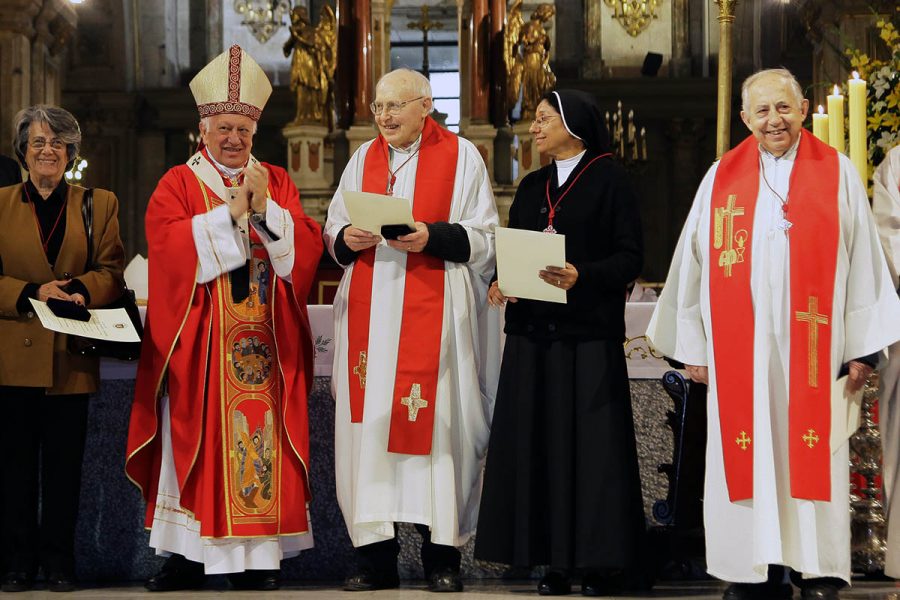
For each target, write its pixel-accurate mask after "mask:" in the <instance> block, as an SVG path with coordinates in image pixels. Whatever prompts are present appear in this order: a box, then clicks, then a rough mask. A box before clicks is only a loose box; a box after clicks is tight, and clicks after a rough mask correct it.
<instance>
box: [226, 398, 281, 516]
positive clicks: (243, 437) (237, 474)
mask: <svg viewBox="0 0 900 600" xmlns="http://www.w3.org/2000/svg"><path fill="white" fill-rule="evenodd" d="M231 425H232V434H231V435H232V437H233V438H234V440H235V441H234V450H233V451H232V452H231V457H232V460H231V463H232V466H231V468H232V473H233V478H232V481H233V482H234V484H233V492H234V496H235V497H236V499H237V500H238V502H239V504H238V506H237V508H239V509H240V510H241V511H242V512H250V513H258V512H260V511H265V510H266V509H267V508H268V505H269V504H270V502H271V500H272V498H273V487H272V482H273V472H272V465H273V458H274V456H275V454H276V452H277V451H276V449H275V445H274V437H273V431H274V417H273V415H272V410H271V408H270V406H269V405H268V404H267V403H266V402H264V401H262V400H259V399H250V400H245V401H243V402H241V403H240V404H239V406H238V408H236V409H235V410H234V411H233V413H232V423H231Z"/></svg>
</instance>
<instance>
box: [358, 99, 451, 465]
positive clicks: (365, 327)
mask: <svg viewBox="0 0 900 600" xmlns="http://www.w3.org/2000/svg"><path fill="white" fill-rule="evenodd" d="M458 153H459V139H458V138H457V137H456V136H455V135H454V134H452V133H450V132H448V131H446V130H444V129H442V128H441V127H440V126H438V125H437V123H435V122H434V120H433V119H431V117H427V118H426V119H425V127H424V129H423V130H422V142H421V145H420V149H419V162H418V166H417V167H416V187H415V195H414V198H413V207H412V212H413V218H414V219H415V220H416V221H421V222H424V223H433V222H435V221H447V220H448V219H449V216H450V205H451V203H452V200H453V184H454V180H455V177H456V163H457V157H458ZM389 176H390V173H389V171H388V145H387V142H386V141H385V139H384V137H383V136H380V135H379V136H378V138H377V139H376V140H375V141H374V142H373V143H372V144H371V146H369V150H368V152H367V153H366V159H365V163H364V167H363V181H362V191H364V192H373V193H377V194H384V193H385V190H386V189H387V186H388V177H389ZM374 266H375V248H369V249H368V250H365V251H363V252H362V253H360V255H359V256H358V257H357V259H356V262H355V263H354V265H353V272H352V275H351V277H352V278H351V280H350V292H349V298H348V347H349V359H350V360H349V362H348V365H349V368H350V373H349V378H350V420H351V421H352V422H354V423H360V422H362V420H363V413H364V401H365V394H366V389H365V384H366V376H365V369H366V361H367V358H368V352H369V321H370V317H371V312H372V309H373V308H374V309H375V310H376V311H377V310H378V308H377V306H376V307H373V306H372V277H373V274H374ZM443 318H444V261H443V260H442V259H440V258H437V257H434V256H430V255H428V254H425V253H423V252H410V253H408V254H407V255H406V278H405V282H404V288H403V319H402V321H401V324H400V345H399V349H398V352H397V372H396V379H395V383H394V392H393V396H392V409H391V429H390V435H389V438H388V448H387V449H388V451H389V452H397V453H401V454H430V453H431V441H432V435H433V430H434V414H435V413H434V409H435V406H434V405H435V401H436V396H437V383H438V367H439V365H440V357H441V332H442V330H443ZM357 383H358V385H357Z"/></svg>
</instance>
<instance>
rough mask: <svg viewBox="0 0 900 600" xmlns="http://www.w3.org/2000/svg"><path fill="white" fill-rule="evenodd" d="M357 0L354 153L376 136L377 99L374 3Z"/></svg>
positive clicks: (351, 132)
mask: <svg viewBox="0 0 900 600" xmlns="http://www.w3.org/2000/svg"><path fill="white" fill-rule="evenodd" d="M352 1H353V10H352V13H353V17H352V18H353V31H354V36H353V51H354V56H356V69H355V72H356V84H355V88H354V98H353V125H351V127H350V129H348V130H347V141H348V142H350V154H351V155H352V154H353V153H354V152H355V151H356V149H357V148H359V147H360V146H361V145H362V144H363V143H364V142H367V141H368V140H371V139H372V138H374V137H375V130H374V128H373V126H372V123H373V119H372V111H371V110H369V104H371V103H372V100H374V99H375V84H374V82H373V79H372V63H373V50H374V47H373V44H372V11H371V8H372V5H371V3H370V2H369V0H352Z"/></svg>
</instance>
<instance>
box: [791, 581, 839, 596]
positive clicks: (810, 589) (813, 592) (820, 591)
mask: <svg viewBox="0 0 900 600" xmlns="http://www.w3.org/2000/svg"><path fill="white" fill-rule="evenodd" d="M800 597H801V598H803V600H838V599H839V598H840V594H839V593H838V588H837V586H835V585H831V584H830V583H815V584H812V585H807V586H804V587H802V588H801V589H800Z"/></svg>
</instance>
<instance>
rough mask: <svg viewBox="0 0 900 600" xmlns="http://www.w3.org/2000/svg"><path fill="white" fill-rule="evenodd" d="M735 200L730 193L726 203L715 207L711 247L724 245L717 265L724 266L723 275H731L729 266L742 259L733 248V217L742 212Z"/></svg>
mask: <svg viewBox="0 0 900 600" xmlns="http://www.w3.org/2000/svg"><path fill="white" fill-rule="evenodd" d="M736 200H737V195H736V194H730V195H729V196H728V202H727V203H726V205H725V206H720V207H718V208H716V213H715V214H716V222H715V230H714V237H713V247H714V248H715V249H716V250H718V249H719V248H721V247H722V246H723V245H724V246H725V249H724V250H722V252H720V253H719V266H720V267H724V268H725V277H731V267H732V266H733V265H735V264H737V263H739V262H741V261H742V259H743V256H738V252H737V250H735V249H734V218H735V217H739V216H741V215H743V214H744V208H743V207H741V206H735V205H734V204H735V201H736ZM741 246H743V244H741ZM741 254H743V253H741Z"/></svg>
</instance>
